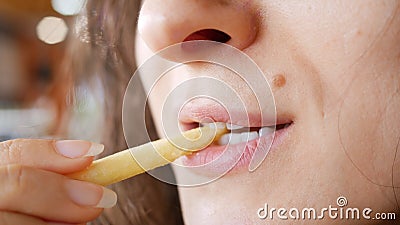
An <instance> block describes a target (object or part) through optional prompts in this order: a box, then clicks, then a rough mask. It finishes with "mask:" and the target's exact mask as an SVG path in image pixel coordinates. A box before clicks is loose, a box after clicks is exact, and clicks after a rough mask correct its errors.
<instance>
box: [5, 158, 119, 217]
mask: <svg viewBox="0 0 400 225" xmlns="http://www.w3.org/2000/svg"><path fill="white" fill-rule="evenodd" d="M0 180H1V184H0V210H7V211H13V212H18V213H22V214H28V215H31V216H35V217H39V218H42V219H45V220H46V221H59V222H63V223H73V224H78V223H84V222H87V221H91V220H93V219H95V218H96V217H98V216H99V214H100V213H101V212H102V208H109V207H112V206H114V205H115V203H116V200H117V196H116V194H115V193H114V192H113V191H111V190H108V189H106V188H104V187H102V186H98V185H95V184H92V183H88V182H83V181H77V180H71V179H68V178H66V177H65V176H63V175H60V174H56V173H52V172H49V171H44V170H39V169H35V168H30V167H22V166H19V165H8V166H3V167H0Z"/></svg>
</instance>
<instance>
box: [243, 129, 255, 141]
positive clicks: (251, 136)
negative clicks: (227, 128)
mask: <svg viewBox="0 0 400 225" xmlns="http://www.w3.org/2000/svg"><path fill="white" fill-rule="evenodd" d="M240 136H241V139H242V141H241V142H248V141H251V140H254V139H257V138H258V133H257V131H252V132H243V133H241V134H240Z"/></svg>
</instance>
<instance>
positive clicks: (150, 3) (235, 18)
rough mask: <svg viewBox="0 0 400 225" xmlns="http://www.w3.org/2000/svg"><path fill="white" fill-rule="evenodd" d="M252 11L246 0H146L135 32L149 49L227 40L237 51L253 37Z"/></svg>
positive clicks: (246, 45) (254, 15)
mask: <svg viewBox="0 0 400 225" xmlns="http://www.w3.org/2000/svg"><path fill="white" fill-rule="evenodd" d="M257 30H258V27H257V20H256V12H255V11H254V10H252V8H251V5H250V4H249V3H248V1H233V0H185V1H182V0H146V1H144V3H143V6H142V9H141V12H140V16H139V22H138V32H139V34H140V35H141V37H142V39H143V40H144V41H145V42H146V44H147V45H148V47H149V48H150V49H151V50H153V51H158V50H161V49H163V48H165V47H167V46H169V45H173V44H176V43H180V42H184V41H190V40H211V41H218V42H223V43H227V44H229V45H232V46H234V47H236V48H238V49H240V50H243V49H245V48H246V47H248V46H249V45H251V43H252V42H253V41H254V40H255V38H256V34H257Z"/></svg>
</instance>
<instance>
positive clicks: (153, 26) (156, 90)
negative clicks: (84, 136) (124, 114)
mask: <svg viewBox="0 0 400 225" xmlns="http://www.w3.org/2000/svg"><path fill="white" fill-rule="evenodd" d="M138 27H139V30H138V31H139V32H138V33H139V36H138V38H137V40H138V42H137V50H136V51H137V56H138V60H139V64H141V63H143V62H144V61H145V60H146V59H147V58H148V57H149V56H150V55H151V54H153V52H155V51H157V50H160V49H163V48H165V47H167V46H169V45H172V44H175V43H179V42H182V41H184V40H197V39H206V40H215V41H222V42H225V41H227V42H226V44H228V45H232V46H234V47H236V48H238V49H240V50H241V51H243V52H244V53H245V54H247V55H248V56H249V57H250V58H251V59H252V60H254V62H255V63H256V64H257V65H258V66H259V68H260V69H261V71H262V72H263V73H264V76H265V79H266V80H267V81H268V82H269V84H270V86H271V91H272V93H273V96H274V99H275V105H276V121H277V122H276V123H277V124H286V126H285V127H284V128H282V129H280V131H279V132H277V133H276V140H278V141H279V143H278V144H273V145H272V148H271V149H270V152H269V153H268V155H267V157H266V159H265V160H264V161H263V163H262V164H261V166H260V167H259V168H258V169H257V170H255V171H254V172H251V173H250V172H249V171H248V170H247V167H243V166H242V167H240V166H239V167H240V168H239V167H237V168H236V167H235V168H234V169H233V170H232V171H231V172H229V173H227V174H226V175H225V176H223V177H222V178H220V179H218V180H216V181H214V182H211V183H209V184H206V185H201V186H197V187H190V188H180V190H179V191H180V197H181V203H182V208H183V214H184V219H185V221H186V223H188V224H257V223H262V224H265V223H266V222H267V223H269V224H281V223H287V224H291V223H293V220H290V219H289V220H286V221H285V220H281V219H279V218H278V217H277V215H278V214H277V213H276V212H275V214H274V218H273V219H271V218H267V221H263V220H260V219H259V218H258V216H257V210H258V209H259V208H261V207H264V206H265V204H268V207H269V208H272V207H275V208H280V207H283V208H286V209H290V208H293V207H296V208H299V209H302V208H304V207H314V208H316V210H317V212H318V211H320V209H321V208H324V207H328V206H329V205H332V206H333V207H338V206H337V204H336V200H337V198H338V197H339V196H345V197H346V198H347V200H348V206H351V207H358V208H360V209H363V208H366V207H369V208H371V209H372V210H373V212H372V213H371V216H372V217H373V215H374V212H378V211H381V212H392V211H396V210H397V207H398V204H397V203H396V200H395V199H396V198H395V194H396V193H397V194H399V193H400V192H398V189H396V188H392V187H393V186H395V187H399V186H400V160H399V159H398V157H397V158H396V156H395V154H396V148H398V147H399V140H400V139H399V137H400V129H399V127H400V113H399V110H400V96H399V89H400V74H399V71H400V3H399V2H398V1H389V0H387V1H375V0H365V1H364V0H353V1H347V0H338V1H313V0H310V1H296V0H294V1H291V0H289V1H281V0H279V1H275V0H254V1H248V0H246V1H241V0H240V1H239V0H215V1H209V0H203V1H195V0H187V1H175V0H168V1H165V0H145V1H144V3H143V6H142V10H141V14H140V17H139V25H138ZM204 29H215V30H219V31H223V32H224V33H225V34H227V35H229V36H230V39H229V38H226V36H223V35H222V36H221V35H220V34H218V33H217V32H213V31H210V30H208V31H203V32H198V31H201V30H204ZM228 39H229V40H228ZM196 76H207V77H211V78H215V79H217V80H220V81H223V82H225V83H226V84H227V85H230V87H231V88H232V89H233V90H235V91H236V92H237V95H240V96H241V97H243V99H244V101H246V105H247V108H246V111H235V112H234V113H236V114H238V115H239V116H238V117H241V116H242V117H249V118H250V119H249V121H248V124H245V123H244V122H243V121H240V120H238V121H229V119H226V118H227V117H225V116H223V115H225V113H226V112H224V110H222V109H221V108H219V106H218V104H217V103H216V102H215V101H213V100H210V99H208V98H196V99H194V100H192V101H189V102H188V103H187V104H185V105H175V106H174V105H173V104H171V105H172V106H171V107H176V108H171V111H174V112H175V111H177V110H179V109H180V110H181V112H184V113H183V114H184V116H181V115H180V114H177V113H172V114H167V116H165V115H163V116H161V115H162V114H163V113H164V112H163V110H164V111H165V109H163V105H164V103H165V101H166V98H167V97H166V96H168V94H169V93H170V92H171V91H173V90H174V89H175V88H177V87H178V86H179V85H180V84H181V83H182V82H184V81H187V80H190V79H191V78H196ZM141 78H142V81H143V83H144V84H145V87H147V88H148V87H150V86H151V85H154V87H153V89H152V91H151V94H150V95H149V100H150V107H151V110H152V115H153V119H154V121H155V123H156V128H157V130H158V133H159V135H160V136H163V127H162V124H163V123H165V121H175V122H177V123H181V125H183V126H182V127H183V129H188V128H190V127H191V126H192V125H193V124H196V123H198V122H202V121H201V120H202V119H204V118H206V117H207V118H212V119H214V120H215V121H217V122H225V123H233V124H236V125H242V126H246V127H252V130H258V129H260V128H261V127H264V126H271V125H274V124H262V123H261V122H260V121H259V120H257V118H256V117H257V116H260V115H259V114H263V113H265V114H268V113H271V112H264V111H261V112H259V111H257V109H256V107H254V106H256V105H257V102H255V101H257V99H256V98H254V97H252V96H251V93H250V91H249V90H248V88H247V87H246V86H245V85H243V82H244V81H243V80H240V79H237V77H235V76H234V75H232V74H230V73H229V72H227V71H225V70H224V69H222V68H221V67H219V66H215V65H208V64H206V63H197V64H189V65H186V66H181V67H180V68H178V69H176V70H175V71H172V72H170V73H169V75H168V76H164V77H163V79H160V80H159V81H158V82H157V83H154V84H153V82H152V81H151V80H150V79H148V78H147V77H146V74H142V77H141ZM204 88H205V89H207V88H214V86H213V85H209V86H205V87H204ZM266 88H268V87H266ZM195 89H196V88H195V87H194V86H193V89H192V88H184V89H182V90H181V91H182V95H187V96H190V92H191V91H193V90H195ZM210 91H214V90H210ZM225 104H226V105H225V106H226V107H227V108H230V107H231V108H235V106H234V105H232V104H234V103H233V102H229V101H227V102H225ZM230 104H231V105H230ZM263 104H264V103H263V102H261V103H260V105H261V108H263V107H268V106H265V105H263ZM166 111H168V110H166ZM267 111H268V110H267ZM221 115H222V116H221ZM254 115H257V116H254ZM271 115H274V114H271ZM271 115H262V116H264V117H270V116H271ZM260 139H262V138H260ZM239 145H240V143H239ZM242 145H244V146H245V145H246V144H243V143H242ZM212 151H213V148H210V149H206V150H205V152H206V154H204V155H207V154H208V155H212V154H213V153H212ZM227 151H230V149H227ZM249 154H251V152H250V153H249ZM204 155H203V156H204ZM186 160H187V159H186ZM202 160H203V162H204V159H193V157H192V158H191V159H189V162H192V163H194V164H196V162H197V163H198V161H202ZM205 161H207V160H205ZM240 163H244V164H246V163H247V164H248V160H241V161H240ZM189 164H190V163H189ZM208 172H210V171H208ZM212 172H213V171H211V172H210V173H212ZM178 180H179V175H178ZM398 198H399V196H397V199H398ZM286 215H288V214H286ZM296 222H298V223H304V224H312V223H315V224H332V223H343V222H346V223H355V224H358V223H360V221H358V220H340V219H336V220H333V219H330V218H329V217H328V214H325V219H323V220H298V221H296ZM369 222H371V223H372V222H376V220H370V221H369Z"/></svg>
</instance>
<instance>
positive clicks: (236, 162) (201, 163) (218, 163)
mask: <svg viewBox="0 0 400 225" xmlns="http://www.w3.org/2000/svg"><path fill="white" fill-rule="evenodd" d="M292 127H293V124H291V125H290V126H288V127H286V128H283V129H280V130H277V131H276V132H275V136H274V134H273V133H272V134H269V135H265V136H262V137H260V138H258V139H254V140H251V141H248V142H243V143H238V144H234V145H212V146H209V147H207V148H205V149H203V150H201V151H199V152H197V153H194V154H192V155H189V156H183V157H182V164H183V165H184V166H186V167H190V168H193V172H195V173H200V174H202V175H206V176H215V175H223V174H225V173H227V172H232V171H245V169H247V168H248V167H249V164H250V162H251V160H252V158H253V155H254V153H255V151H256V150H262V151H268V149H267V148H270V149H269V151H272V150H273V149H275V148H277V147H278V146H279V145H281V144H282V143H283V142H284V140H285V139H286V138H287V136H288V133H289V132H290V130H291V129H292ZM271 142H272V144H271ZM260 148H264V149H260Z"/></svg>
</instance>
